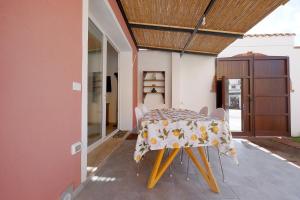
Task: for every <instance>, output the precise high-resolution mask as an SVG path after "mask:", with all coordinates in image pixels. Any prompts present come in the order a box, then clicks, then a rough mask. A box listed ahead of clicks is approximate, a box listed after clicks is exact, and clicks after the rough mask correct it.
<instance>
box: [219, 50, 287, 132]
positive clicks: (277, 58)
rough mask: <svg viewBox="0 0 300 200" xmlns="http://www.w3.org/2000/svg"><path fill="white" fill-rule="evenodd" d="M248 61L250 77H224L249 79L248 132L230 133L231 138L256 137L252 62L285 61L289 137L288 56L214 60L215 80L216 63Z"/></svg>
mask: <svg viewBox="0 0 300 200" xmlns="http://www.w3.org/2000/svg"><path fill="white" fill-rule="evenodd" d="M231 60H232V61H246V60H247V61H248V62H249V74H250V76H226V78H228V79H235V78H236V79H245V78H248V79H250V100H249V104H250V115H249V116H250V128H251V130H250V131H249V132H232V134H233V136H238V137H241V136H256V133H255V115H256V114H255V98H254V61H255V60H286V65H287V66H286V67H287V84H286V85H287V93H288V96H287V102H288V105H287V106H288V108H287V110H288V135H287V136H291V91H290V67H289V57H288V56H267V55H262V56H255V54H253V55H246V56H237V57H226V58H216V65H215V71H216V80H217V62H218V61H231Z"/></svg>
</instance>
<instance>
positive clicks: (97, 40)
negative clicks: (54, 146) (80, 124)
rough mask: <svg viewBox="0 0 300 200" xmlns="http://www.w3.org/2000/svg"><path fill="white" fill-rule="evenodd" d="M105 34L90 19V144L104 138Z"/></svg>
mask: <svg viewBox="0 0 300 200" xmlns="http://www.w3.org/2000/svg"><path fill="white" fill-rule="evenodd" d="M102 123H103V34H102V33H101V31H100V30H99V29H97V27H96V26H95V25H94V24H93V23H92V22H91V21H89V34H88V145H91V144H93V143H95V142H97V141H98V140H100V139H101V138H102V130H103V129H102Z"/></svg>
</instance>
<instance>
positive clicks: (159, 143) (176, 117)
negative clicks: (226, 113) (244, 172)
mask: <svg viewBox="0 0 300 200" xmlns="http://www.w3.org/2000/svg"><path fill="white" fill-rule="evenodd" d="M207 146H212V147H214V148H216V149H217V150H218V152H219V153H220V154H221V155H228V156H230V157H232V158H233V160H234V161H235V162H236V163H238V161H237V152H236V148H235V146H234V143H233V139H232V135H231V132H230V129H229V123H228V121H227V120H225V119H223V120H221V119H217V118H213V117H210V116H203V115H201V114H200V113H198V112H195V111H192V110H188V109H175V108H168V109H166V108H164V109H154V110H151V111H149V112H148V113H146V114H145V115H144V116H143V118H142V119H141V120H140V122H139V128H138V137H137V142H136V147H135V152H134V160H135V161H136V162H137V163H138V162H140V161H141V159H142V157H143V156H145V154H146V153H147V152H148V151H154V150H157V151H158V153H157V157H156V160H155V162H154V165H153V167H152V172H151V175H150V177H149V179H148V185H147V187H148V188H149V189H152V188H154V187H155V185H156V184H157V182H158V181H159V179H160V178H161V177H162V175H163V174H164V173H165V172H166V170H167V168H168V167H169V166H170V165H171V163H172V162H173V160H174V158H175V157H176V155H177V154H178V153H179V151H180V149H184V151H185V152H186V153H187V155H188V156H189V158H190V159H191V160H192V161H193V163H194V164H195V166H196V168H197V169H198V171H199V172H200V174H202V176H203V178H204V180H205V181H206V183H207V184H208V186H209V187H210V189H211V190H212V191H213V192H216V193H218V192H220V189H219V186H218V183H217V181H216V179H215V177H214V174H213V171H212V169H211V165H210V163H209V161H208V159H207V156H206V154H205V150H204V147H207ZM192 148H197V152H198V153H199V154H200V158H201V160H202V162H199V160H200V159H199V160H198V158H197V156H196V155H195V154H194V151H193V150H192ZM166 149H171V150H172V151H171V153H170V154H169V153H168V155H169V156H168V157H167V158H166V159H165V161H164V163H162V160H163V157H164V154H165V152H166Z"/></svg>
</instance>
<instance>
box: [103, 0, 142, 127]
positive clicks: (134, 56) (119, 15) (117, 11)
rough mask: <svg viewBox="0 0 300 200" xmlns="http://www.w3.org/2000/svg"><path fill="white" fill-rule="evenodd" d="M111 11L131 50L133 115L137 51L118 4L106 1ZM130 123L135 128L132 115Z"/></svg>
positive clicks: (135, 97) (113, 1) (135, 99)
mask: <svg viewBox="0 0 300 200" xmlns="http://www.w3.org/2000/svg"><path fill="white" fill-rule="evenodd" d="M108 2H109V4H110V6H111V8H112V10H113V11H114V13H115V15H116V17H117V19H118V21H119V23H120V25H121V27H122V29H123V32H124V33H125V35H126V37H127V39H128V41H129V43H130V45H131V47H132V49H133V54H132V61H133V88H132V90H133V91H132V94H133V102H132V103H133V104H132V105H133V108H132V112H133V113H134V108H135V107H136V106H137V99H138V97H137V94H138V93H137V85H138V78H137V76H138V70H137V68H138V57H137V49H136V46H135V44H134V42H133V40H132V37H131V35H130V33H129V30H128V28H127V25H126V22H125V20H124V18H123V16H122V13H121V11H120V9H119V7H118V4H117V2H116V1H115V0H108ZM132 123H133V127H135V126H136V120H135V115H134V114H133V120H132Z"/></svg>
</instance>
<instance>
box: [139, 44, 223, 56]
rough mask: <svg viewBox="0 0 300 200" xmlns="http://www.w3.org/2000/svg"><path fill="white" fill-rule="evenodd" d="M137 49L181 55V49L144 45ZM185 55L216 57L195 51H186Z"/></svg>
mask: <svg viewBox="0 0 300 200" xmlns="http://www.w3.org/2000/svg"><path fill="white" fill-rule="evenodd" d="M138 48H139V49H150V50H160V51H168V52H177V53H181V51H182V49H176V48H168V47H156V46H146V45H138ZM185 53H190V54H198V55H206V56H217V55H218V53H215V52H206V51H196V50H187V51H185Z"/></svg>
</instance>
